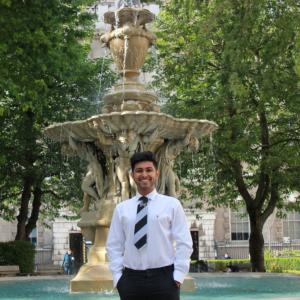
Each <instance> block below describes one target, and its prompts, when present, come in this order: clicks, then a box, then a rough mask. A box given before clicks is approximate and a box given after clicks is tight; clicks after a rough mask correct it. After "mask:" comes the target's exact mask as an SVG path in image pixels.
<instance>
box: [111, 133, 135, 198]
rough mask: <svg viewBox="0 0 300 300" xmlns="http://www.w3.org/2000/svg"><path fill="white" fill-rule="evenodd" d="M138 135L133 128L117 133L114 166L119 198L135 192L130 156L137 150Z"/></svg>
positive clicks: (127, 196)
mask: <svg viewBox="0 0 300 300" xmlns="http://www.w3.org/2000/svg"><path fill="white" fill-rule="evenodd" d="M139 144H140V137H139V135H138V134H136V133H135V132H134V131H133V130H129V131H124V132H121V133H119V134H118V135H117V139H116V151H117V154H118V156H117V157H116V159H115V164H116V165H115V167H116V174H117V178H118V181H119V183H120V185H121V199H122V200H125V199H128V198H129V196H130V195H132V194H134V192H135V184H134V182H133V180H132V178H131V176H130V157H131V156H132V155H133V154H134V153H135V152H136V151H137V150H138V147H139Z"/></svg>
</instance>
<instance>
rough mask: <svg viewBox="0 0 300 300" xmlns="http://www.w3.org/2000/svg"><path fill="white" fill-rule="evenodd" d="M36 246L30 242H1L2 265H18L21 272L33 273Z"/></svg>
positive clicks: (0, 259) (0, 258)
mask: <svg viewBox="0 0 300 300" xmlns="http://www.w3.org/2000/svg"><path fill="white" fill-rule="evenodd" d="M34 258H35V248H34V246H33V245H32V244H31V243H30V242H26V241H11V242H0V265H2V266H7V265H18V266H19V269H20V273H25V274H28V273H33V271H34Z"/></svg>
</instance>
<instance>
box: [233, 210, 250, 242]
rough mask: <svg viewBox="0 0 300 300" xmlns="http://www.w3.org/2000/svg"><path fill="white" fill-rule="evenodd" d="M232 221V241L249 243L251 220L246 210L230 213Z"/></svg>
mask: <svg viewBox="0 0 300 300" xmlns="http://www.w3.org/2000/svg"><path fill="white" fill-rule="evenodd" d="M230 217H231V218H230V219H231V240H232V241H247V240H248V239H249V232H250V229H249V225H250V224H249V218H248V214H247V212H246V208H240V209H239V210H238V211H233V210H231V211H230Z"/></svg>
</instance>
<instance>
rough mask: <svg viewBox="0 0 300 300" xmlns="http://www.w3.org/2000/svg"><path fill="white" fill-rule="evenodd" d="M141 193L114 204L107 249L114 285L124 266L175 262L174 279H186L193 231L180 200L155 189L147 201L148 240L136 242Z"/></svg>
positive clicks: (156, 265) (162, 265) (149, 267)
mask: <svg viewBox="0 0 300 300" xmlns="http://www.w3.org/2000/svg"><path fill="white" fill-rule="evenodd" d="M140 197H141V195H140V194H137V195H136V196H135V197H133V198H131V199H129V200H126V201H123V202H121V203H119V204H118V205H117V207H116V208H115V211H114V214H113V218H112V222H111V226H110V230H109V234H108V239H107V242H106V251H107V254H108V259H109V267H110V270H111V272H112V274H113V281H114V286H116V285H117V282H118V280H119V279H120V277H121V275H122V270H123V268H124V267H127V268H130V269H134V270H146V269H151V268H160V267H164V266H168V265H171V264H174V267H175V269H174V273H173V277H174V280H176V281H178V282H181V283H182V282H183V280H184V277H185V276H186V274H187V273H188V271H189V263H190V256H191V254H192V251H193V247H192V245H193V243H192V238H191V234H190V231H189V228H188V225H187V221H186V217H185V214H184V211H183V208H182V206H181V204H180V202H179V201H178V200H177V199H176V198H173V197H169V196H165V195H161V194H158V193H157V192H156V190H154V191H152V192H151V193H150V194H148V195H147V196H146V197H147V198H148V199H149V201H148V220H147V228H148V231H147V244H146V246H145V247H143V248H141V249H137V248H136V247H135V246H134V242H133V237H134V226H135V221H136V212H137V206H138V202H139V200H138V199H139V198H140Z"/></svg>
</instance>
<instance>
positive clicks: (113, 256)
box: [106, 208, 125, 287]
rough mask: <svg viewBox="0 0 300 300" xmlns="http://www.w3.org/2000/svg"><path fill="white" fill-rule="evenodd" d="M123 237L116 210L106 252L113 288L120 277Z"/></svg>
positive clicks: (116, 210)
mask: <svg viewBox="0 0 300 300" xmlns="http://www.w3.org/2000/svg"><path fill="white" fill-rule="evenodd" d="M124 245H125V235H124V231H123V228H122V224H121V220H120V216H119V212H118V208H116V209H115V211H114V214H113V217H112V221H111V225H110V229H109V233H108V238H107V241H106V252H107V255H108V260H109V268H110V270H111V272H112V275H113V281H114V287H115V286H116V285H117V283H118V281H119V279H120V277H121V276H122V269H123V256H124Z"/></svg>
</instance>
